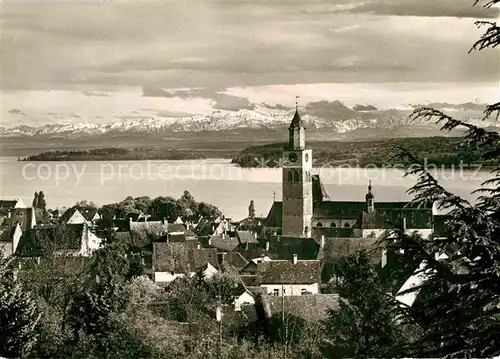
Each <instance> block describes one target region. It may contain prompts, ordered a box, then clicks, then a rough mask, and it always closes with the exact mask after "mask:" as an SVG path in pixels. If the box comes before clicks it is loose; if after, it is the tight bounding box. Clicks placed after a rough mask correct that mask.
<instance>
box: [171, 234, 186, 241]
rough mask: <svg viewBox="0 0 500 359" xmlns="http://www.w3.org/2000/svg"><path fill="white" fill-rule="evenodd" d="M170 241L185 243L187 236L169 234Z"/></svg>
mask: <svg viewBox="0 0 500 359" xmlns="http://www.w3.org/2000/svg"><path fill="white" fill-rule="evenodd" d="M168 240H169V241H170V242H185V241H186V235H185V234H168Z"/></svg>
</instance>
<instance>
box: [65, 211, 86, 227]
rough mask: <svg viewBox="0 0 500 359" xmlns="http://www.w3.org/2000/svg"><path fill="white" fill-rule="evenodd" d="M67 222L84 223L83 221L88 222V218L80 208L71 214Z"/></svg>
mask: <svg viewBox="0 0 500 359" xmlns="http://www.w3.org/2000/svg"><path fill="white" fill-rule="evenodd" d="M66 223H67V224H82V223H87V220H86V219H85V217H83V215H82V214H81V213H80V211H79V210H75V212H74V213H73V214H72V215H71V217H70V218H69V219H68V222H66Z"/></svg>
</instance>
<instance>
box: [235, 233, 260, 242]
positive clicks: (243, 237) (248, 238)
mask: <svg viewBox="0 0 500 359" xmlns="http://www.w3.org/2000/svg"><path fill="white" fill-rule="evenodd" d="M236 237H237V238H238V240H239V242H240V243H259V241H258V240H257V239H256V238H255V237H254V236H253V234H252V232H250V231H236Z"/></svg>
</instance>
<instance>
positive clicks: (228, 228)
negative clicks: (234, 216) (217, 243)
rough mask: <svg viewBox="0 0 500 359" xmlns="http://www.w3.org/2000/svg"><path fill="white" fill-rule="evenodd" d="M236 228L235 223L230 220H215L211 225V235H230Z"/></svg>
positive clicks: (223, 218) (224, 218)
mask: <svg viewBox="0 0 500 359" xmlns="http://www.w3.org/2000/svg"><path fill="white" fill-rule="evenodd" d="M237 226H238V223H237V222H232V221H231V219H230V218H226V217H224V216H222V217H219V218H217V219H216V220H215V221H214V224H213V225H212V233H211V234H213V235H219V236H221V235H225V234H232V235H234V233H235V232H236V227H237Z"/></svg>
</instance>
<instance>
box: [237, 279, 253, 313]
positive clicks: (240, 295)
mask: <svg viewBox="0 0 500 359" xmlns="http://www.w3.org/2000/svg"><path fill="white" fill-rule="evenodd" d="M233 296H234V301H233V305H234V310H235V311H238V312H241V310H242V307H243V306H245V305H252V304H255V298H254V295H253V294H252V292H250V291H249V290H248V289H247V287H245V285H244V284H240V285H238V287H236V288H235V289H234V291H233Z"/></svg>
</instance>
